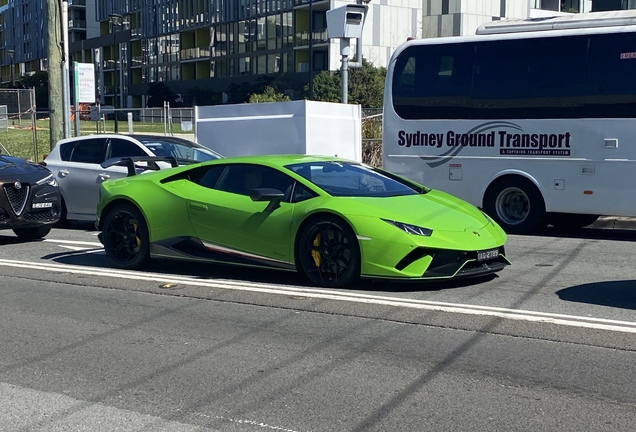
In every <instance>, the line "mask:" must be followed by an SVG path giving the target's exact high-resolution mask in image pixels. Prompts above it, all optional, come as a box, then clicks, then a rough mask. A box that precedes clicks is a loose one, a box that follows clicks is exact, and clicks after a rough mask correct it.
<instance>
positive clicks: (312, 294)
mask: <svg viewBox="0 0 636 432" xmlns="http://www.w3.org/2000/svg"><path fill="white" fill-rule="evenodd" d="M0 266H5V267H15V268H26V269H33V270H45V271H46V270H49V271H55V272H60V271H61V272H66V273H71V274H83V275H91V276H103V277H113V278H119V279H128V280H138V281H147V282H159V283H160V284H166V283H171V284H183V285H189V286H193V287H205V288H216V289H227V290H235V291H244V292H258V293H266V294H278V295H286V296H289V295H294V296H303V297H308V298H315V299H325V300H336V301H346V302H353V303H363V304H373V305H383V306H395V307H403V308H409V309H419V310H431V311H438V312H448V313H458V314H465V315H480V316H490V317H497V318H505V319H511V320H518V321H528V322H538V323H547V324H556V325H563V326H570V327H580V328H589V329H596V330H609V331H616V332H624V333H636V322H630V321H619V320H610V319H604V318H592V317H581V316H576V315H563V314H555V313H548V312H535V311H529V310H520V309H507V308H500V307H492V306H477V305H468V304H460V303H447V302H436V301H428V300H417V299H405V298H399V297H389V296H377V295H370V294H359V293H352V292H338V291H331V290H326V289H319V288H304V287H295V286H290V285H275V284H267V283H259V282H249V283H246V282H241V281H232V280H225V279H217V280H213V281H205V280H201V279H199V278H197V277H194V276H192V277H188V276H180V275H173V274H162V273H152V272H138V271H129V270H118V269H110V268H100V267H89V266H75V265H67V264H51V263H33V262H28V261H17V260H5V259H0Z"/></svg>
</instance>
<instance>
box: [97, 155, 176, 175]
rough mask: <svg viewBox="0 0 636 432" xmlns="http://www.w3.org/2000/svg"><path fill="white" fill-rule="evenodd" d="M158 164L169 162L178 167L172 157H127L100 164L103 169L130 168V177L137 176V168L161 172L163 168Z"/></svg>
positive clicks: (111, 159)
mask: <svg viewBox="0 0 636 432" xmlns="http://www.w3.org/2000/svg"><path fill="white" fill-rule="evenodd" d="M137 162H146V163H147V165H137ZM157 162H169V163H170V165H171V166H172V167H173V168H175V167H178V166H179V164H178V163H177V159H175V158H174V157H172V156H166V157H160V156H126V157H118V158H110V159H108V160H105V161H104V162H102V163H101V164H100V166H101V167H102V168H109V167H112V166H125V167H126V168H128V177H131V176H134V175H136V174H137V168H139V169H142V170H154V171H157V170H160V169H161V167H160V166H159V165H158V164H157Z"/></svg>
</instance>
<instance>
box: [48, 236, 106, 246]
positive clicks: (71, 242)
mask: <svg viewBox="0 0 636 432" xmlns="http://www.w3.org/2000/svg"><path fill="white" fill-rule="evenodd" d="M44 241H45V242H49V243H62V244H76V245H85V246H97V247H103V245H102V244H101V243H99V242H85V241H76V240H53V239H47V238H45V239H44Z"/></svg>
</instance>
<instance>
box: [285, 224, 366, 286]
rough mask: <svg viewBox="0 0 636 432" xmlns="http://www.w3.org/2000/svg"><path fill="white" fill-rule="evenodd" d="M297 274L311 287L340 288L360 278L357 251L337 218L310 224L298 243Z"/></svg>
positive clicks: (354, 241)
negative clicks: (308, 281)
mask: <svg viewBox="0 0 636 432" xmlns="http://www.w3.org/2000/svg"><path fill="white" fill-rule="evenodd" d="M296 262H297V263H298V264H297V268H298V271H299V272H301V273H302V274H304V275H305V277H307V279H309V280H310V281H311V282H312V283H313V284H315V285H319V286H324V287H342V286H345V285H348V284H351V283H352V282H354V281H355V280H356V279H358V278H359V277H360V249H359V246H358V239H357V238H356V235H355V233H354V232H353V230H352V229H351V228H350V227H349V225H347V224H346V223H345V222H344V221H342V220H341V219H339V218H337V217H333V216H329V215H325V216H321V217H319V218H317V219H315V220H313V221H311V222H310V223H309V224H308V225H307V226H306V227H305V228H304V229H303V231H302V233H301V234H300V239H299V241H298V243H297V252H296Z"/></svg>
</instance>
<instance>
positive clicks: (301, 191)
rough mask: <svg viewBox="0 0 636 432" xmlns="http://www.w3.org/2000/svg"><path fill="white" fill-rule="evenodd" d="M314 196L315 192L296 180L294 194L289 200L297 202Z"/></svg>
mask: <svg viewBox="0 0 636 432" xmlns="http://www.w3.org/2000/svg"><path fill="white" fill-rule="evenodd" d="M315 196H318V195H317V194H316V193H315V192H313V191H312V190H310V189H308V188H307V187H306V186H304V185H302V184H300V183H298V182H296V185H295V186H294V194H293V196H292V197H291V202H292V203H298V202H301V201H305V200H308V199H310V198H313V197H315Z"/></svg>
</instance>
